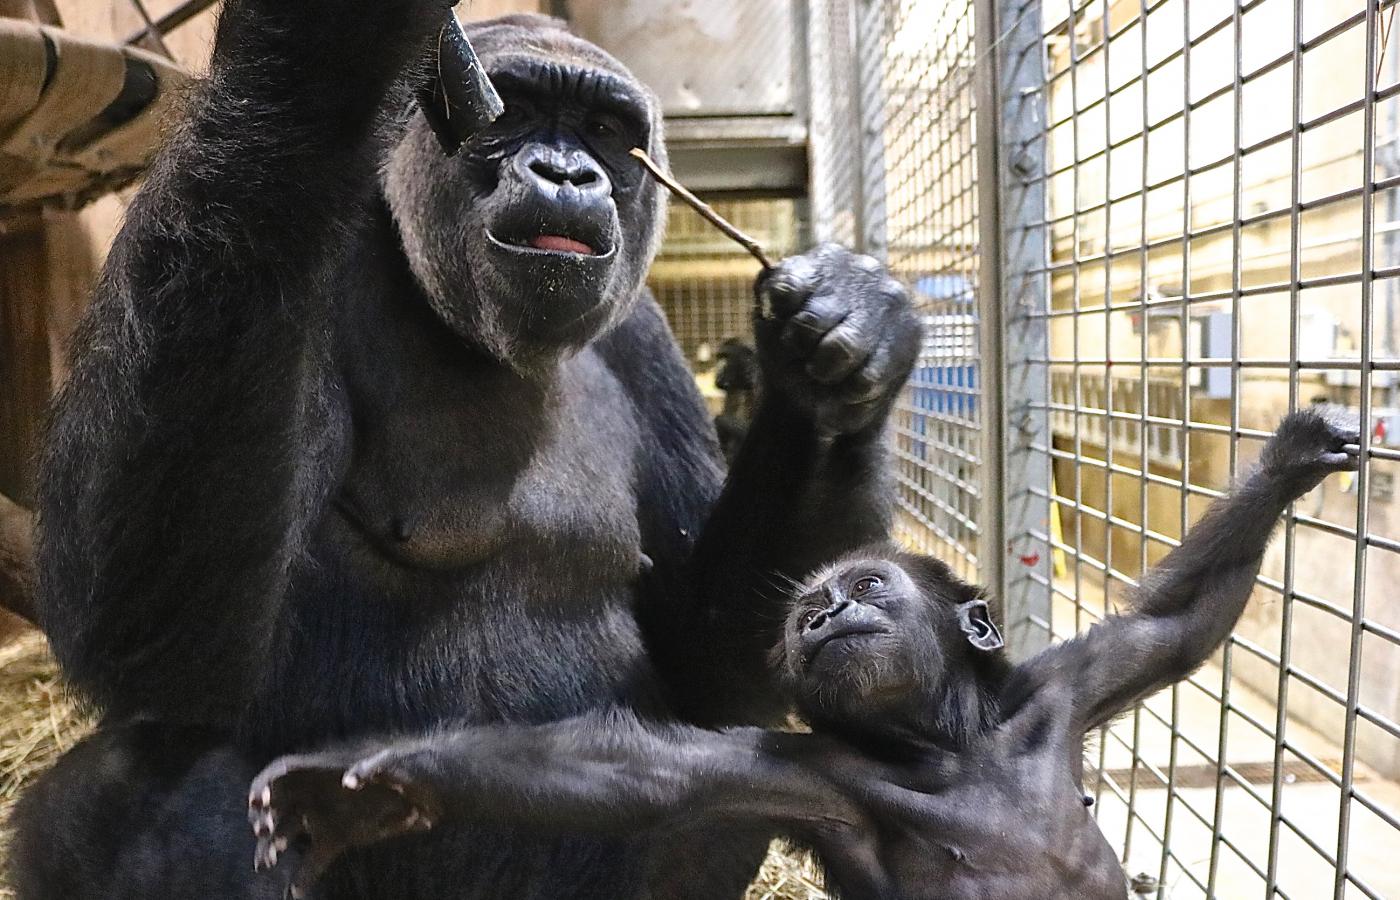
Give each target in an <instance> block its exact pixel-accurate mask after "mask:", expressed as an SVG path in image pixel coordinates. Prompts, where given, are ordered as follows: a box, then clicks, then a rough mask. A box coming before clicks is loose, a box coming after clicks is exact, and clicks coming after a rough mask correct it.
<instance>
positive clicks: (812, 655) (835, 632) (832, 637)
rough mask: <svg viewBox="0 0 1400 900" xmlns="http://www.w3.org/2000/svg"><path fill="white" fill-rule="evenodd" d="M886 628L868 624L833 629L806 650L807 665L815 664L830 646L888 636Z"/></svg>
mask: <svg viewBox="0 0 1400 900" xmlns="http://www.w3.org/2000/svg"><path fill="white" fill-rule="evenodd" d="M889 633H890V631H889V629H888V628H880V627H878V626H874V625H869V624H859V625H856V624H853V625H848V626H844V627H837V628H833V629H832V631H831V633H830V634H827V635H823V636H822V638H821V640H819V641H817V642H816V643H814V644H812V645H811V646H810V647H809V648H808V650H807V665H809V666H810V665H811V664H812V663H814V662H816V660H817V657H818V656H820V655H821V653H822V651H823V650H825V649H826V648H827V647H830V646H831V645H832V644H838V643H845V642H847V641H851V640H857V639H859V638H868V637H873V636H875V635H881V634H889Z"/></svg>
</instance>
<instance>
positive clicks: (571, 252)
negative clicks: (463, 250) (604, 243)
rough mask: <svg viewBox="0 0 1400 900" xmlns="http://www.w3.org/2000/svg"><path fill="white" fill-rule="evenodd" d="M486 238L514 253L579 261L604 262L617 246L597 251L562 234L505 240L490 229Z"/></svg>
mask: <svg viewBox="0 0 1400 900" xmlns="http://www.w3.org/2000/svg"><path fill="white" fill-rule="evenodd" d="M486 238H487V239H488V240H489V241H490V242H491V243H492V244H494V245H495V246H497V247H499V248H501V249H503V250H509V251H512V252H514V253H519V254H525V255H531V256H546V257H554V258H556V259H557V258H559V257H574V258H578V259H589V260H595V259H596V260H603V259H608V258H610V257H611V256H612V255H613V254H614V253H615V252H616V251H617V247H616V245H614V246H610V247H608V248H607V249H605V250H595V249H594V248H593V247H591V246H589V245H588V244H586V243H584V242H583V241H580V240H578V239H577V238H571V237H566V236H564V235H561V234H540V235H535V236H534V237H531V238H526V239H524V240H519V241H516V240H503V239H501V238H499V237H497V236H496V235H495V234H493V233H492V232H491V231H490V230H489V229H488V230H487V231H486Z"/></svg>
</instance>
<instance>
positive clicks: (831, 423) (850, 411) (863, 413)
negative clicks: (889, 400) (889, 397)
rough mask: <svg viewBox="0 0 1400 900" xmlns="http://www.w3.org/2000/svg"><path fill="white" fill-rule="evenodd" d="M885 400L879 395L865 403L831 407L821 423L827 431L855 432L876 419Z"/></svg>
mask: <svg viewBox="0 0 1400 900" xmlns="http://www.w3.org/2000/svg"><path fill="white" fill-rule="evenodd" d="M884 402H885V398H884V397H877V398H875V399H874V400H867V401H865V402H863V403H847V404H845V405H842V406H833V407H830V408H828V409H827V410H826V411H825V412H824V413H823V414H822V416H821V420H820V423H819V424H820V426H821V427H822V429H823V430H825V431H829V432H834V433H836V434H854V433H855V432H857V431H860V430H861V429H863V428H865V427H866V426H867V425H869V424H870V423H871V422H873V421H874V420H875V417H876V416H878V415H879V414H880V410H881V409H882V408H883V407H884Z"/></svg>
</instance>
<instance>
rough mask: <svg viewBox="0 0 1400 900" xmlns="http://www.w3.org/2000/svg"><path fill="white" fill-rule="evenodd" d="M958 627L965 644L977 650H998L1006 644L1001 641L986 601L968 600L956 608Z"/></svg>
mask: <svg viewBox="0 0 1400 900" xmlns="http://www.w3.org/2000/svg"><path fill="white" fill-rule="evenodd" d="M958 625H959V626H961V628H962V632H963V635H964V636H965V637H966V638H967V642H968V643H969V644H971V645H972V646H974V647H976V648H977V649H978V650H1000V649H1001V648H1002V647H1003V646H1005V644H1006V642H1005V641H1003V640H1002V639H1001V632H1000V631H998V630H997V626H996V623H995V622H993V621H992V615H991V613H989V612H988V611H987V601H986V600H969V601H968V602H966V603H964V604H962V605H960V606H959V607H958Z"/></svg>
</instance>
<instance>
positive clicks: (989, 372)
mask: <svg viewBox="0 0 1400 900" xmlns="http://www.w3.org/2000/svg"><path fill="white" fill-rule="evenodd" d="M977 16H978V18H977V61H976V65H977V66H978V68H979V70H980V71H979V72H978V73H977V78H978V109H979V111H985V113H983V114H980V115H979V116H978V135H977V141H978V151H977V161H978V182H979V184H978V187H979V205H980V209H979V219H980V240H981V243H982V267H981V274H980V280H981V290H980V291H979V296H978V304H979V318H980V320H981V330H980V332H981V342H982V347H981V351H982V373H983V382H982V383H983V391H982V395H983V397H984V398H985V399H984V402H986V403H988V407H987V411H986V415H985V418H984V422H985V426H984V427H985V435H986V445H985V446H986V453H985V459H984V463H983V467H982V472H983V478H984V482H983V483H984V492H983V506H982V518H983V522H982V529H983V530H982V534H983V546H982V550H981V552H980V554H979V556H980V558H981V565H982V571H983V573H984V580H985V581H986V583H987V584H988V585H989V586H991V587H993V588H994V589H995V590H997V591H998V593H999V595H1000V596H1001V597H1002V599H1003V603H1004V612H1003V615H1004V617H1005V622H1006V630H1007V640H1008V643H1009V646H1010V648H1011V651H1012V653H1013V654H1014V655H1016V656H1017V657H1018V658H1019V657H1021V656H1024V655H1027V654H1029V653H1032V652H1034V651H1035V650H1037V649H1039V648H1041V647H1043V646H1045V645H1046V644H1047V643H1048V642H1049V639H1050V628H1049V624H1050V589H1049V585H1050V579H1051V572H1052V558H1053V554H1054V549H1053V547H1051V546H1049V545H1048V544H1047V543H1046V542H1045V541H1044V540H1043V539H1041V538H1037V537H1036V535H1049V534H1051V528H1050V525H1049V519H1050V504H1049V502H1048V501H1047V500H1046V499H1045V498H1046V497H1048V496H1049V488H1050V458H1049V455H1048V453H1047V452H1046V450H1047V449H1048V448H1049V446H1050V440H1051V438H1050V424H1049V415H1048V409H1047V404H1048V401H1049V399H1050V396H1049V377H1048V376H1049V373H1048V365H1047V363H1046V360H1047V359H1048V357H1049V345H1048V336H1047V327H1046V319H1045V317H1044V316H1043V312H1044V310H1045V308H1046V303H1047V302H1048V301H1047V297H1048V292H1047V290H1046V283H1045V281H1046V275H1045V266H1046V261H1047V258H1048V250H1049V245H1048V240H1047V239H1048V234H1047V231H1046V227H1045V219H1046V216H1045V210H1046V206H1045V200H1046V198H1045V176H1044V173H1045V159H1046V146H1045V130H1046V123H1045V96H1044V91H1043V89H1044V83H1045V67H1044V48H1043V41H1042V35H1041V10H1040V2H1039V0H978V4H977Z"/></svg>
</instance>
